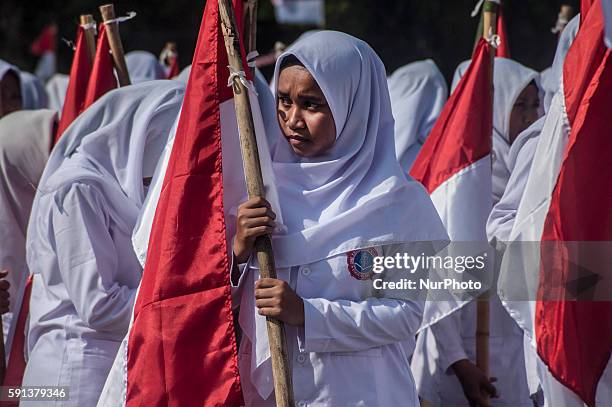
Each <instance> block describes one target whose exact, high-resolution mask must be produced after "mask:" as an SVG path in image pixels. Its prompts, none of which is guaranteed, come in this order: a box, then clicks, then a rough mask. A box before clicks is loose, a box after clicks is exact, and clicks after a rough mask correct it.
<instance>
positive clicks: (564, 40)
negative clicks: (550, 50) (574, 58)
mask: <svg viewBox="0 0 612 407" xmlns="http://www.w3.org/2000/svg"><path fill="white" fill-rule="evenodd" d="M578 28H580V14H576V15H575V16H574V17H573V18H572V19H571V20H570V22H569V23H567V25H566V26H565V29H564V30H563V32H562V33H561V36H560V37H559V42H558V43H557V51H556V52H555V59H554V60H553V64H552V67H551V68H550V73H549V74H547V75H546V80H542V87H543V88H544V91H545V92H546V94H545V96H544V108H545V110H546V111H548V108H549V107H550V102H551V100H552V98H553V96H554V95H555V93H557V90H559V86H560V85H561V80H562V78H563V62H564V61H565V56H566V55H567V52H568V51H569V49H570V46H571V45H572V43H573V42H574V38H576V34H578Z"/></svg>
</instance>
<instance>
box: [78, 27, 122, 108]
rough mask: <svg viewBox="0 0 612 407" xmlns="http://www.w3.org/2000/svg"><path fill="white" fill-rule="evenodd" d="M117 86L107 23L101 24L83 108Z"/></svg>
mask: <svg viewBox="0 0 612 407" xmlns="http://www.w3.org/2000/svg"><path fill="white" fill-rule="evenodd" d="M116 87H117V79H116V78H115V72H114V70H113V60H112V58H111V54H110V45H109V43H108V36H107V34H106V25H104V24H100V27H99V33H98V45H97V47H96V57H95V59H94V63H93V67H92V69H91V76H90V78H89V83H88V84H87V92H86V95H85V103H84V106H83V110H85V109H87V108H88V107H89V106H91V105H92V104H93V103H94V102H95V101H96V100H98V99H99V98H100V97H101V96H102V95H104V94H105V93H106V92H108V91H109V90H113V89H115V88H116Z"/></svg>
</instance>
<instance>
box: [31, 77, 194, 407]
mask: <svg viewBox="0 0 612 407" xmlns="http://www.w3.org/2000/svg"><path fill="white" fill-rule="evenodd" d="M183 93H184V86H183V85H182V84H180V83H178V82H174V81H155V82H147V83H143V84H139V85H133V86H130V87H126V88H121V89H117V90H114V91H112V92H109V93H108V94H107V95H105V96H104V97H102V98H101V99H100V100H98V101H97V102H96V103H95V104H94V105H92V106H91V107H90V108H89V109H87V111H85V112H84V113H83V114H81V115H80V116H79V117H78V118H77V120H76V121H75V122H74V123H73V124H72V125H71V126H70V128H69V129H68V130H67V131H66V134H64V135H63V136H62V138H61V139H60V141H59V143H58V144H57V145H56V146H55V148H54V149H53V152H52V154H51V157H50V158H49V162H48V164H47V167H46V168H45V171H44V173H43V176H42V179H41V182H40V184H39V188H38V193H37V195H36V198H35V201H34V206H33V209H32V216H31V218H30V224H29V227H28V235H27V261H28V267H29V269H30V271H31V272H32V273H33V278H34V282H33V288H32V297H31V303H30V305H31V308H30V325H29V336H28V351H29V362H28V365H27V367H26V372H25V377H24V385H26V386H68V387H69V391H70V397H69V400H67V401H64V402H62V403H60V404H56V405H62V406H75V407H76V406H93V405H95V404H96V402H97V400H98V397H99V395H100V391H101V390H102V386H103V385H104V381H105V379H106V376H107V374H108V371H109V369H110V367H111V364H112V362H113V359H114V358H115V354H116V352H117V348H118V347H119V344H120V342H121V340H122V339H123V337H124V335H125V333H126V331H127V328H128V324H129V321H130V315H131V311H132V307H133V302H134V298H135V294H136V288H137V286H138V283H139V281H140V277H141V273H142V268H141V266H140V264H139V262H138V260H137V258H136V256H135V254H134V252H133V250H132V246H131V234H132V229H133V227H134V224H135V222H136V218H137V216H138V212H139V210H140V207H141V205H142V202H143V200H144V197H145V194H146V188H145V187H143V183H145V181H146V180H147V179H149V177H152V175H153V171H154V169H155V165H156V163H157V161H158V159H159V157H160V155H161V152H162V150H163V148H164V146H165V145H166V141H167V138H168V134H169V132H170V128H171V126H172V124H173V123H174V121H175V118H176V116H177V115H178V112H179V108H180V104H181V102H182V97H183ZM32 404H33V405H35V404H34V403H32ZM41 405H45V403H41Z"/></svg>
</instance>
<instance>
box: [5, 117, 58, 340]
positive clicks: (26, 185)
mask: <svg viewBox="0 0 612 407" xmlns="http://www.w3.org/2000/svg"><path fill="white" fill-rule="evenodd" d="M56 119H57V117H56V114H55V112H53V111H51V110H34V111H29V110H27V111H26V110H22V111H18V112H13V113H11V114H9V115H6V116H4V117H3V118H2V119H1V120H0V242H2V243H1V244H0V269H8V270H9V274H8V277H7V280H8V281H9V283H10V284H11V287H10V289H9V294H10V296H11V301H10V306H9V314H8V316H7V315H5V316H4V320H5V321H4V322H5V325H6V326H5V329H4V333H5V335H7V345H9V342H8V340H10V338H11V337H12V333H11V334H9V332H8V325H10V319H11V318H12V316H13V315H14V313H15V312H17V311H18V310H17V309H16V308H15V307H18V306H19V305H20V304H21V301H20V300H19V297H20V296H21V290H22V289H23V286H24V285H25V281H26V278H27V276H28V274H29V272H28V271H27V265H26V230H27V227H28V219H29V217H30V209H31V208H32V202H33V201H34V195H35V194H36V188H37V187H38V181H39V180H40V177H41V175H42V173H43V169H44V168H45V163H46V162H47V159H48V158H49V150H50V148H51V140H52V138H53V127H54V124H55V121H56ZM7 348H9V349H10V345H9V346H7Z"/></svg>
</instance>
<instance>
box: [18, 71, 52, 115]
mask: <svg viewBox="0 0 612 407" xmlns="http://www.w3.org/2000/svg"><path fill="white" fill-rule="evenodd" d="M19 77H20V79H21V97H22V98H23V109H24V110H36V109H46V108H47V107H48V102H47V92H46V91H45V86H44V85H43V83H42V81H41V80H40V79H38V77H36V76H34V75H32V74H31V73H29V72H20V74H19Z"/></svg>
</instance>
